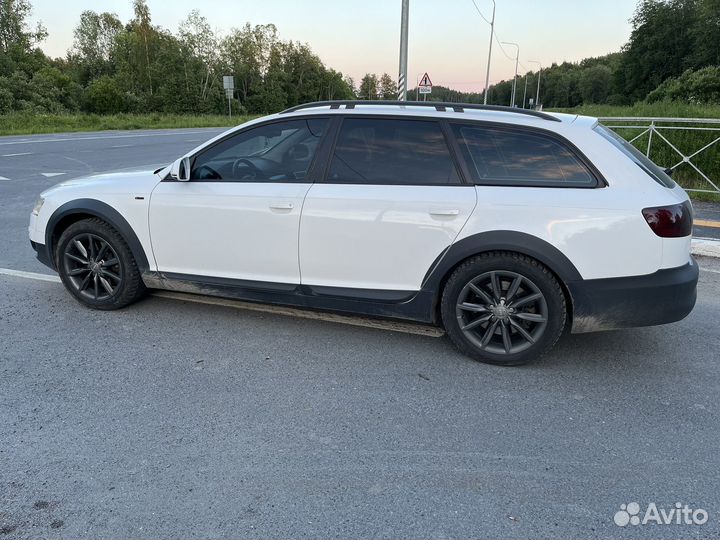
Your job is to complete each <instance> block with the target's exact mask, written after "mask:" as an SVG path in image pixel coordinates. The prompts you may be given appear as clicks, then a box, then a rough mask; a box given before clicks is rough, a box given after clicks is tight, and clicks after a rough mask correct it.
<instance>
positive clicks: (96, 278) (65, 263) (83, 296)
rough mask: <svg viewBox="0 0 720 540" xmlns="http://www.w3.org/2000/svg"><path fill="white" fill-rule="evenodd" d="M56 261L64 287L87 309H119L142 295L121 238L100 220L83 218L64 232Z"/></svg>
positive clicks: (125, 246)
mask: <svg viewBox="0 0 720 540" xmlns="http://www.w3.org/2000/svg"><path fill="white" fill-rule="evenodd" d="M55 262H56V267H57V269H58V273H59V274H60V279H61V280H62V282H63V284H64V285H65V288H66V289H67V290H68V291H70V293H71V294H72V295H73V296H74V297H75V298H77V299H78V300H79V301H80V302H82V303H83V304H85V305H86V306H88V307H91V308H94V309H104V310H109V309H118V308H121V307H124V306H127V305H128V304H131V303H132V302H134V301H136V300H138V299H139V298H140V297H141V296H142V295H143V293H144V292H145V286H144V284H143V282H142V278H141V277H140V271H139V270H138V267H137V263H136V262H135V258H134V257H133V254H132V252H131V251H130V248H129V247H128V245H127V243H126V242H125V240H124V238H123V237H122V236H121V235H120V234H119V233H118V232H117V231H116V230H115V229H113V228H112V227H111V226H110V225H108V224H107V223H105V222H104V221H102V220H100V219H97V218H91V219H84V220H81V221H78V222H76V223H73V224H72V225H70V226H69V227H68V228H67V229H65V230H64V231H63V233H62V234H61V235H60V239H59V240H58V242H57V247H56V250H55Z"/></svg>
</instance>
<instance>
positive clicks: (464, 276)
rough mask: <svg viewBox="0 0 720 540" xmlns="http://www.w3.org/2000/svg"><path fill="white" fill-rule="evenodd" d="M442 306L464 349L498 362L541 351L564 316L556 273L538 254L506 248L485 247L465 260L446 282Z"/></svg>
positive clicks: (450, 329)
mask: <svg viewBox="0 0 720 540" xmlns="http://www.w3.org/2000/svg"><path fill="white" fill-rule="evenodd" d="M441 310H442V319H443V323H444V325H445V329H446V331H447V333H448V336H449V337H450V339H451V340H452V341H453V343H454V344H455V345H456V346H457V347H458V349H460V351H461V352H463V353H465V354H467V355H468V356H471V357H472V358H474V359H476V360H480V361H482V362H487V363H491V364H500V365H519V364H524V363H527V362H530V361H532V360H534V359H536V358H539V357H540V356H542V355H543V354H544V353H545V352H547V350H549V349H550V348H551V347H552V346H553V345H554V344H555V342H556V341H557V340H558V338H559V337H560V334H561V333H562V331H563V328H564V326H565V320H566V307H565V296H564V294H563V292H562V289H561V287H560V285H559V283H558V281H557V279H556V278H555V276H553V274H552V273H551V272H550V271H549V270H548V269H547V268H545V267H544V266H542V265H541V264H540V263H538V262H537V261H535V260H534V259H531V258H529V257H525V256H523V255H520V254H518V253H506V252H491V253H483V254H481V255H478V256H477V257H473V258H472V259H469V260H468V261H466V262H464V263H463V264H461V265H460V266H459V267H458V268H457V269H456V270H455V271H454V272H453V274H452V275H451V276H450V279H449V280H448V282H447V284H446V286H445V289H444V291H443V297H442V305H441Z"/></svg>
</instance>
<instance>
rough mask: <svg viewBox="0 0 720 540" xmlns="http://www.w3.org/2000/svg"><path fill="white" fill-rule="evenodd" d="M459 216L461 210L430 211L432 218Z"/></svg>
mask: <svg viewBox="0 0 720 540" xmlns="http://www.w3.org/2000/svg"><path fill="white" fill-rule="evenodd" d="M459 214H460V210H455V209H447V210H446V209H443V210H430V215H431V216H457V215H459Z"/></svg>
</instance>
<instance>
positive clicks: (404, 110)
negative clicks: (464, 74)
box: [277, 100, 597, 129]
mask: <svg viewBox="0 0 720 540" xmlns="http://www.w3.org/2000/svg"><path fill="white" fill-rule="evenodd" d="M328 113H331V114H350V115H352V114H369V113H370V114H374V115H375V114H377V115H394V116H397V115H400V116H411V117H431V118H445V119H460V120H486V121H494V122H501V123H508V124H519V125H535V126H538V127H547V128H550V129H552V125H549V124H555V125H557V123H561V124H565V125H567V124H573V123H575V124H576V125H586V126H588V127H592V126H594V125H595V124H596V123H597V119H596V118H592V117H588V116H580V115H577V114H565V113H550V112H541V111H535V110H531V109H520V108H517V107H503V106H500V105H479V104H468V103H448V102H431V101H427V102H422V101H420V102H414V101H382V100H378V101H318V102H313V103H306V104H303V105H298V106H295V107H291V108H290V109H286V110H285V111H282V112H281V113H278V115H277V116H278V117H292V116H297V115H300V114H302V115H306V114H324V115H327V114H328Z"/></svg>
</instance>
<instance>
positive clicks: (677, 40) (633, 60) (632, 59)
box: [620, 0, 697, 100]
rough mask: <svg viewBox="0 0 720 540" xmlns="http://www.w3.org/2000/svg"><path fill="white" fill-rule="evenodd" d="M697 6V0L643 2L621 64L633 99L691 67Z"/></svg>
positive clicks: (621, 78)
mask: <svg viewBox="0 0 720 540" xmlns="http://www.w3.org/2000/svg"><path fill="white" fill-rule="evenodd" d="M696 7H697V1H696V0H668V1H658V0H642V1H641V2H640V4H639V5H638V8H637V10H636V12H635V15H634V17H633V18H632V25H633V30H632V33H631V34H630V41H629V42H628V44H627V45H626V46H625V48H624V55H623V58H622V62H621V65H620V70H621V76H620V81H621V82H622V84H623V86H624V88H623V90H624V92H625V93H627V94H628V95H629V96H630V97H631V99H633V100H639V99H643V98H644V97H645V96H646V95H647V94H648V92H650V91H651V90H653V89H654V88H656V87H657V86H658V85H659V84H660V83H661V82H663V81H664V80H665V79H667V78H668V77H675V76H677V75H680V74H681V73H682V72H684V71H685V70H686V69H687V68H688V67H691V66H690V64H691V61H690V57H691V55H692V54H693V47H694V43H693V39H692V32H691V29H692V28H693V27H694V26H696V24H697V9H696Z"/></svg>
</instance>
